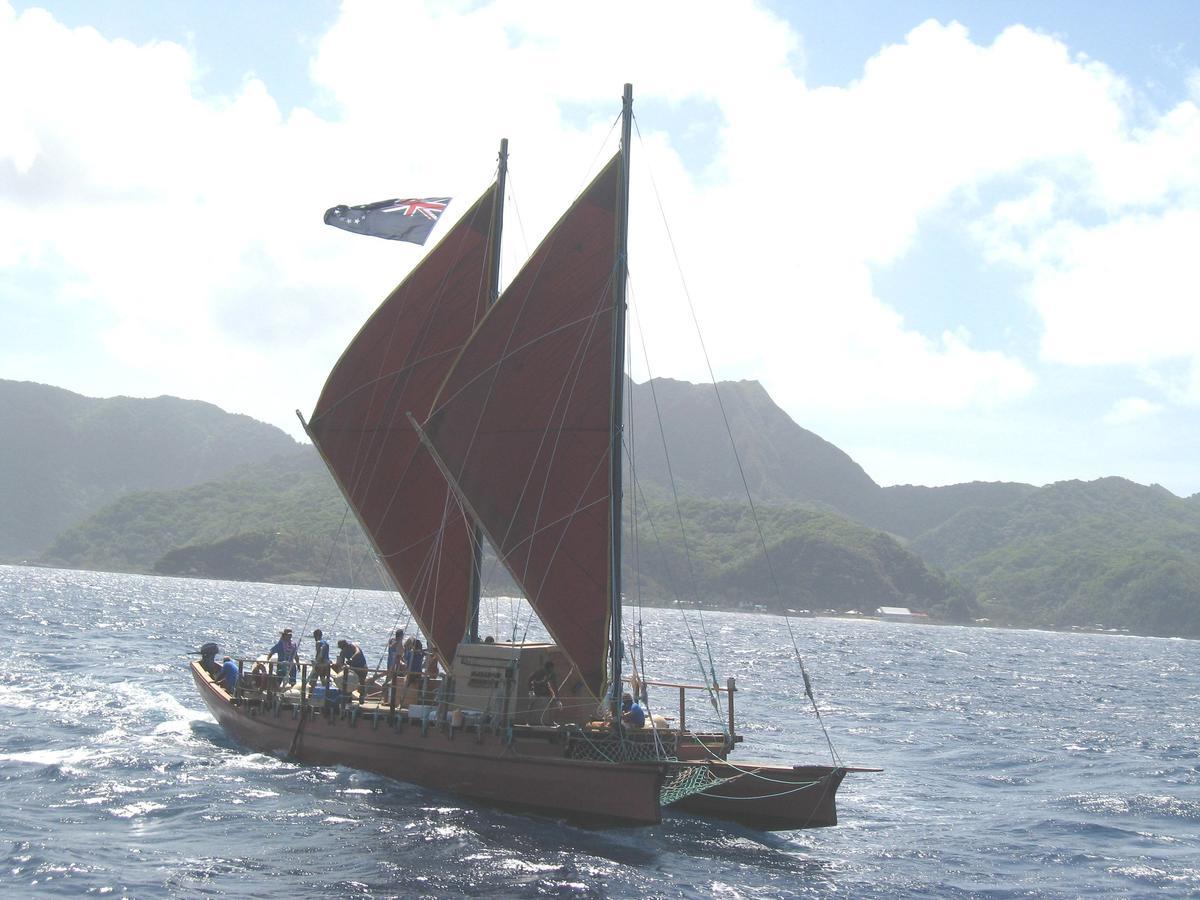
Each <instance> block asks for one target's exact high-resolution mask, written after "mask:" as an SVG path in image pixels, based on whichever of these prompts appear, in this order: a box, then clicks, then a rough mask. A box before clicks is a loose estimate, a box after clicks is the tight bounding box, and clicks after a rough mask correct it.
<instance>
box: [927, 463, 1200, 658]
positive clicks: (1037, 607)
mask: <svg viewBox="0 0 1200 900" xmlns="http://www.w3.org/2000/svg"><path fill="white" fill-rule="evenodd" d="M912 547H913V549H915V550H917V552H919V553H920V554H921V555H922V556H923V557H924V558H925V559H927V560H929V561H930V562H932V563H934V564H935V565H938V566H941V567H943V568H944V569H945V570H946V571H947V572H949V573H950V574H951V575H952V576H954V577H956V578H958V579H960V580H961V581H962V582H964V583H965V584H967V585H969V586H970V587H971V588H972V589H973V590H975V591H976V592H977V593H978V594H979V595H980V597H981V598H982V599H983V602H984V604H985V605H986V606H987V607H988V608H989V609H990V610H991V614H992V615H993V616H994V617H999V618H1002V619H1005V620H1007V621H1011V622H1019V623H1024V624H1040V625H1058V626H1063V625H1094V624H1099V625H1104V626H1106V627H1109V628H1128V629H1130V630H1132V631H1137V632H1139V633H1142V634H1159V635H1178V636H1185V637H1200V506H1198V505H1197V504H1196V503H1193V502H1191V501H1188V500H1181V499H1180V498H1178V497H1176V496H1175V495H1174V494H1172V493H1170V492H1169V491H1167V490H1165V489H1163V488H1161V487H1157V486H1153V487H1144V486H1142V485H1139V484H1134V483H1133V482H1130V481H1126V480H1125V479H1123V478H1102V479H1099V480H1098V481H1091V482H1081V481H1064V482H1059V483H1058V484H1052V485H1048V486H1047V487H1044V488H1041V489H1040V490H1035V491H1032V492H1028V493H1026V494H1025V495H1024V496H1022V497H1021V498H1020V499H1018V500H1017V501H1015V502H1013V503H1011V504H1009V505H1007V506H1000V507H990V508H988V507H972V508H968V509H964V510H962V511H960V512H959V513H957V514H956V515H955V516H953V517H952V518H950V519H949V520H948V521H946V522H944V523H943V524H942V525H940V526H938V527H937V528H934V529H932V530H930V531H929V532H927V533H925V534H923V535H921V536H920V537H918V538H917V539H916V540H915V541H913V544H912Z"/></svg>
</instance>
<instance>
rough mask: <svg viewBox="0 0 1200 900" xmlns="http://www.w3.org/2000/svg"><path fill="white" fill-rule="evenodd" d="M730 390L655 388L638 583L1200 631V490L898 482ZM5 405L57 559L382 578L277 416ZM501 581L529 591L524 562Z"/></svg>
mask: <svg viewBox="0 0 1200 900" xmlns="http://www.w3.org/2000/svg"><path fill="white" fill-rule="evenodd" d="M719 390H720V395H721V400H722V405H718V403H717V393H716V391H714V389H713V387H712V386H711V385H708V386H703V385H690V384H686V383H684V382H677V381H670V380H659V381H656V382H654V383H653V384H643V385H634V386H633V394H632V401H631V409H632V413H631V423H630V428H629V431H628V432H627V435H626V440H627V443H628V445H629V446H630V447H631V448H632V450H633V452H632V458H633V464H632V472H633V474H634V476H635V477H633V478H630V479H629V480H628V481H627V484H628V485H629V489H628V491H627V498H626V499H627V502H626V511H627V514H628V513H629V512H630V511H631V510H633V509H635V508H636V509H638V510H639V514H640V518H639V525H638V532H639V534H640V535H641V544H640V547H639V549H638V553H637V554H636V557H637V559H639V560H640V573H637V574H635V573H634V572H633V570H632V568H631V567H632V565H633V562H634V556H635V555H634V553H633V551H632V549H631V546H627V548H626V558H625V562H626V569H627V574H626V577H627V579H628V580H627V582H626V587H627V593H628V594H629V595H630V596H632V595H633V594H634V592H635V591H640V592H641V594H642V596H643V597H644V599H648V600H649V601H650V602H655V603H658V602H673V601H675V600H676V599H679V600H682V601H683V602H692V601H693V600H696V601H698V602H701V603H704V604H705V605H710V606H750V607H760V606H761V607H763V608H768V609H773V608H795V609H799V608H809V609H813V608H820V609H829V608H834V609H851V608H857V609H862V610H872V609H874V608H875V607H876V606H880V605H895V606H912V607H915V608H918V609H926V610H929V611H931V612H933V613H934V614H936V615H940V616H942V617H943V618H948V619H956V620H961V619H964V618H967V617H971V616H975V617H979V616H985V617H987V618H989V619H991V620H993V621H998V622H1006V623H1009V624H1017V625H1021V624H1037V625H1058V626H1070V625H1074V626H1078V625H1084V626H1090V625H1097V624H1099V625H1103V626H1105V627H1110V628H1111V627H1120V628H1129V629H1131V630H1134V631H1140V632H1146V633H1153V634H1174V635H1186V636H1200V562H1198V561H1200V495H1194V496H1192V497H1189V498H1187V499H1181V498H1178V497H1175V496H1174V495H1172V494H1171V493H1170V492H1168V491H1166V490H1163V489H1162V488H1157V487H1143V486H1141V485H1136V484H1132V483H1130V482H1127V481H1123V480H1121V479H1102V480H1100V481H1096V482H1090V483H1083V482H1063V483H1060V484H1054V485H1049V486H1047V487H1043V488H1037V487H1034V486H1032V485H1026V484H1016V483H981V482H974V483H970V484H958V485H949V486H945V487H921V486H916V485H902V486H895V487H879V486H878V485H876V484H875V482H874V481H872V480H871V478H870V477H869V476H868V475H867V473H866V472H864V471H863V470H862V468H861V467H860V466H859V465H858V464H857V463H855V462H854V461H853V460H852V459H851V458H850V457H849V456H847V455H846V454H845V453H843V452H842V451H841V450H839V449H838V448H837V447H835V446H833V445H832V444H830V443H828V442H827V441H825V440H823V439H821V438H820V437H818V436H817V435H815V434H812V433H811V432H809V431H806V430H804V429H803V428H800V427H799V426H798V425H796V424H795V423H794V422H792V421H791V419H790V418H788V417H787V415H786V414H784V413H783V411H782V410H780V409H779V408H778V407H777V406H776V405H775V404H774V403H773V402H772V401H771V398H770V397H769V396H768V395H767V393H766V392H765V391H764V390H763V389H762V387H761V386H760V385H758V384H756V383H754V382H724V383H722V384H720V385H719ZM0 402H2V403H6V404H7V406H5V407H4V409H6V410H7V411H8V414H9V415H10V417H12V418H14V420H16V421H19V422H20V423H21V427H20V429H19V430H18V431H19V434H18V435H17V437H15V438H14V439H13V440H12V441H10V442H9V444H8V445H6V446H5V447H3V450H2V452H4V453H5V454H6V456H5V457H3V458H2V459H0V491H5V492H7V493H6V494H4V495H3V496H2V497H0V499H6V500H7V502H6V503H4V504H3V505H0V534H3V535H6V536H7V538H8V540H9V542H10V543H9V546H10V548H11V547H12V546H14V544H13V541H14V540H15V538H16V537H17V536H20V537H21V539H22V540H24V541H25V542H26V545H27V546H31V547H33V546H36V541H37V540H38V539H41V540H43V544H42V546H43V547H45V546H48V545H49V546H48V549H47V550H46V551H45V553H44V554H43V555H42V556H41V557H40V559H41V560H42V561H44V562H47V563H53V564H60V565H68V566H78V567H88V568H102V569H117V570H123V571H135V572H161V573H164V574H177V575H196V576H207V577H218V578H243V579H249V580H270V581H292V582H305V583H318V582H319V583H326V584H339V585H358V586H374V585H378V584H379V583H380V575H379V573H378V571H377V569H376V567H375V565H374V563H373V561H372V560H371V554H370V553H369V552H368V547H367V542H366V539H365V538H364V537H363V535H362V534H361V533H360V532H359V531H358V527H357V524H356V522H355V520H354V517H353V515H351V514H349V513H348V511H347V510H346V507H345V504H344V502H343V501H342V500H341V497H340V495H339V494H338V493H337V491H336V489H335V487H334V485H333V483H332V481H331V479H330V478H329V476H328V474H327V473H326V472H325V470H324V467H323V466H322V465H321V464H320V461H319V459H318V458H317V455H316V452H315V451H314V450H313V449H312V448H311V447H309V446H301V445H298V444H296V443H295V442H293V441H292V440H291V439H290V438H288V437H287V436H286V435H284V434H283V433H282V432H280V431H278V430H277V429H274V428H272V427H270V426H268V425H264V424H262V423H258V422H253V421H251V420H248V419H246V418H245V417H243V416H229V415H227V414H225V413H222V412H221V411H220V410H218V409H216V407H212V406H209V405H208V404H203V403H195V402H191V401H182V400H174V399H172V398H159V399H157V400H131V399H128V398H117V399H115V400H106V401H99V400H91V399H89V398H85V397H80V396H78V395H75V394H71V393H69V392H66V391H58V390H57V389H54V388H45V387H43V386H41V385H16V384H15V383H14V382H0ZM722 407H723V408H722ZM725 418H728V421H729V422H730V425H731V428H732V430H733V434H734V439H735V441H736V445H737V449H738V456H739V458H740V461H741V472H739V470H738V466H737V464H736V461H735V459H734V456H733V453H732V450H731V445H730V439H729V435H728V434H727V432H726V431H725V427H724V419H725ZM660 423H661V434H665V443H666V447H667V448H668V449H669V451H670V470H669V471H670V473H671V474H673V476H674V485H672V483H671V480H670V478H669V476H668V466H667V456H666V454H665V452H664V450H663V440H662V436H661V434H660ZM236 466H240V467H237V468H235V467H236ZM56 473H57V474H56ZM742 473H744V474H745V477H746V481H747V482H748V483H749V485H750V487H751V491H752V493H753V496H754V499H755V502H756V504H757V508H758V511H759V523H760V524H761V526H762V529H763V537H764V538H765V540H766V544H767V546H768V548H769V554H768V555H764V554H763V552H762V548H761V544H760V537H759V531H758V524H756V523H755V521H754V518H753V517H752V516H751V515H750V514H749V506H748V504H747V503H746V499H745V495H744V492H743V489H742ZM676 492H677V493H678V496H679V497H680V498H681V503H680V508H679V510H678V511H676V509H675V507H674V505H673V501H672V499H671V498H672V497H673V496H674V495H675V493H676ZM89 511H93V514H92V515H91V516H90V517H88V516H87V513H88V512H89ZM680 519H682V521H683V523H684V529H685V533H686V536H687V539H686V541H685V540H684V538H683V536H682V535H681V534H680V532H679V526H678V522H679V520H680ZM72 521H73V522H76V523H77V524H76V525H75V527H68V526H69V525H70V524H71V523H72ZM55 522H62V524H61V526H56V525H55ZM55 528H57V531H54V529H55ZM51 531H54V534H56V535H57V539H55V540H53V542H52V545H51V537H45V535H47V534H49V533H50V532H51ZM26 532H28V534H26ZM39 535H41V536H42V537H41V538H39V537H38V536H39ZM9 556H10V558H11V549H10V551H9ZM934 567H938V568H934ZM487 571H490V572H493V573H496V572H500V573H502V570H501V569H499V568H498V567H495V566H489V567H488V568H487ZM943 572H945V573H946V574H942V573H943ZM501 577H503V576H502V575H501ZM492 587H493V589H496V590H502V591H508V590H511V589H512V588H511V584H510V583H508V582H507V581H506V580H505V581H502V582H496V583H494V584H493V585H492Z"/></svg>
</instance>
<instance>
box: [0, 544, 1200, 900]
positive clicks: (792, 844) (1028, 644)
mask: <svg viewBox="0 0 1200 900" xmlns="http://www.w3.org/2000/svg"><path fill="white" fill-rule="evenodd" d="M0 600H2V602H3V608H4V610H5V611H6V613H7V616H8V620H9V622H10V629H11V650H10V653H9V658H8V662H7V664H6V665H5V666H4V668H3V672H2V674H0V779H3V782H4V785H5V790H4V792H3V794H2V795H0V833H3V835H4V839H5V840H4V844H3V846H4V858H3V865H2V866H0V890H3V891H4V892H5V893H6V894H9V895H12V896H22V895H65V896H78V895H85V894H95V895H99V896H109V895H112V896H135V897H146V896H172V897H191V896H195V897H212V896H229V897H253V896H268V895H278V894H280V893H288V894H291V895H294V896H318V895H321V896H371V897H386V896H396V897H414V896H430V897H445V896H463V897H470V896H480V895H487V896H501V897H510V896H516V897H523V896H528V897H544V896H571V897H646V896H649V897H713V896H720V897H827V896H843V897H1064V898H1065V897H1080V896H1100V895H1113V896H1122V897H1128V896H1150V895H1155V896H1160V895H1162V894H1164V893H1166V894H1168V895H1176V896H1188V895H1200V716H1198V715H1197V711H1198V710H1200V642H1196V641H1186V640H1174V639H1164V638H1145V637H1134V636H1126V635H1109V634H1080V633H1059V632H1052V631H1016V630H1008V629H1005V630H1000V629H987V628H964V627H955V626H928V625H913V624H905V623H894V622H879V621H854V620H845V619H832V618H831V619H799V620H795V619H794V620H792V627H793V629H794V631H795V634H796V639H797V643H798V644H799V647H800V651H801V653H803V654H804V657H805V664H806V666H807V667H808V671H809V672H810V674H811V676H812V680H813V684H814V689H815V693H816V697H817V700H818V703H819V706H820V710H821V715H822V718H823V720H824V721H825V723H826V725H827V727H828V729H829V733H830V736H831V738H832V740H833V742H834V745H835V746H836V748H837V750H838V752H839V754H840V756H841V757H842V759H843V760H844V761H845V762H846V763H847V764H849V765H862V766H879V767H882V768H883V769H884V771H883V772H880V773H872V774H853V775H851V776H849V777H848V778H847V779H846V782H845V783H844V785H843V787H842V790H841V792H840V793H839V816H840V819H841V824H840V825H838V826H837V827H836V828H830V829H820V830H812V831H797V832H782V833H766V832H760V831H755V830H753V829H749V828H745V827H742V826H738V825H733V824H730V823H726V822H715V821H707V820H703V819H699V818H694V817H690V816H686V815H682V814H669V815H668V816H667V817H666V818H665V819H664V821H663V823H662V824H661V825H658V826H655V827H648V828H608V829H593V828H581V827H578V826H576V825H573V824H571V823H569V822H564V821H562V820H558V819H554V818H549V817H545V816H536V815H527V814H523V813H519V812H515V811H512V810H507V809H500V808H496V807H491V806H487V805H481V804H475V803H472V802H470V801H466V800H463V799H462V798H458V797H455V796H453V795H450V794H444V793H440V792H437V791H432V790H427V789H424V788H420V787H416V786H413V785H408V784H404V783H402V782H398V781H392V780H389V779H386V778H381V777H378V776H374V775H371V774H368V773H362V772H358V771H355V770H352V769H348V768H343V767H313V766H300V765H295V764H293V763H290V762H287V761H284V760H281V759H277V758H274V757H271V756H266V755H263V754H258V753H252V752H250V751H247V750H245V749H243V748H241V747H239V746H238V745H237V744H236V743H235V742H234V741H232V740H231V739H230V738H229V737H227V736H226V735H225V734H224V733H223V732H222V731H221V729H220V728H219V727H218V726H217V725H216V723H215V722H214V721H213V719H212V717H211V716H210V715H209V714H208V713H207V712H206V711H205V710H204V708H203V704H202V703H201V701H200V699H199V697H198V696H196V694H195V690H194V687H193V685H192V683H191V678H190V676H189V674H188V672H187V662H188V661H189V660H190V659H194V658H195V656H196V651H197V649H198V648H199V646H200V644H201V643H203V642H205V641H207V640H215V641H217V642H218V643H219V644H220V645H221V647H222V649H223V650H224V651H226V652H229V653H230V655H234V656H254V655H258V654H261V653H265V652H266V649H267V648H268V647H270V646H271V644H272V643H273V642H274V640H275V639H276V638H277V637H278V633H279V631H280V629H281V628H282V627H284V626H290V627H292V628H294V629H296V630H297V633H298V634H304V633H306V631H307V632H311V630H312V628H314V627H321V628H323V629H324V630H325V631H326V633H327V635H330V636H336V637H348V638H351V639H353V640H356V641H360V642H362V643H363V645H364V648H366V649H369V650H371V651H372V652H371V653H370V654H369V655H370V656H371V662H372V664H374V663H375V657H376V656H378V655H381V654H382V653H383V651H384V648H385V646H386V639H387V636H388V634H389V633H390V631H391V630H392V629H394V628H395V627H399V626H400V625H404V624H405V622H406V618H407V616H406V614H405V613H404V612H403V609H402V606H401V605H400V604H399V601H398V600H397V599H396V598H395V597H393V596H391V595H388V594H383V593H377V592H351V591H346V590H334V589H328V588H323V589H315V588H311V587H293V586H281V585H265V584H246V583H236V582H218V581H203V580H184V579H172V578H154V577H146V576H136V575H118V574H109V573H99V572H85V571H68V570H56V569H40V568H23V567H14V566H0ZM681 615H684V613H681V612H680V611H679V610H670V609H646V610H643V611H640V612H639V611H638V610H636V609H632V610H631V609H629V607H628V606H627V613H626V617H627V619H628V620H630V621H636V620H637V619H638V618H639V616H640V618H641V619H642V621H643V632H644V636H645V637H644V640H645V657H646V661H647V669H648V673H649V674H650V675H651V677H657V678H662V679H664V680H671V679H680V680H687V681H690V682H696V681H698V680H700V679H701V677H702V675H701V670H700V661H698V660H697V658H696V656H695V655H694V654H693V651H692V648H691V645H690V644H688V643H687V642H686V641H682V642H681V641H680V638H679V635H680V634H681V632H682V629H683V625H682V623H681V621H680V616H681ZM686 615H688V616H689V620H688V625H689V626H690V627H691V628H693V629H694V630H695V631H696V633H697V634H698V635H707V638H708V640H709V641H710V642H711V647H712V653H713V659H714V661H715V663H716V670H717V675H718V677H719V678H721V679H724V678H725V677H727V676H733V677H735V678H736V679H737V684H738V688H739V692H738V694H737V715H738V723H739V730H740V731H741V732H742V733H743V734H744V735H745V743H744V744H743V745H742V746H741V747H739V749H738V754H737V758H738V759H742V760H752V759H755V760H770V761H775V762H789V763H828V762H829V760H830V757H829V750H828V748H827V746H826V744H825V739H824V737H823V736H822V734H821V730H820V727H819V725H818V724H817V721H816V718H815V716H814V715H813V712H812V710H811V708H810V707H809V705H808V702H807V699H806V698H805V696H804V690H803V683H802V680H801V678H800V674H799V667H798V665H797V662H796V659H795V654H794V651H793V649H792V643H791V638H790V637H789V635H788V633H787V625H786V623H785V622H784V620H782V619H781V618H779V617H775V616H768V615H761V614H750V613H724V612H705V613H704V614H703V616H702V617H701V616H700V615H698V614H697V613H694V612H692V613H687V614H686ZM701 619H702V621H701ZM483 628H484V629H485V630H487V631H489V632H490V633H494V634H496V635H497V636H498V637H508V636H511V635H512V634H514V633H515V634H516V637H517V638H518V639H520V638H521V637H523V636H524V637H527V638H529V639H534V638H535V637H540V636H541V632H540V631H539V630H538V629H537V626H536V622H535V621H531V620H529V619H528V615H527V611H526V609H525V608H524V607H523V604H519V603H516V602H514V601H510V600H506V599H497V600H493V601H491V602H490V603H488V604H485V607H484V617H483ZM310 643H311V642H306V643H305V644H304V645H303V649H304V650H305V651H306V652H307V651H309V649H310V648H309V646H308V644H310ZM650 700H651V706H652V708H654V707H656V706H657V707H658V708H654V711H659V709H661V711H663V712H666V713H667V714H668V715H671V714H673V708H672V707H673V704H674V703H675V702H677V700H676V696H675V695H674V694H673V693H672V692H670V691H666V690H664V691H662V692H661V694H660V695H658V696H656V695H655V693H654V692H652V693H651V698H650ZM703 715H704V709H703V707H702V705H697V707H696V708H695V709H691V708H689V712H688V716H689V724H692V725H699V724H700V723H701V722H702V721H703V718H702V717H703ZM708 715H709V716H713V717H715V715H716V713H715V712H714V711H712V710H711V709H710V710H709V711H708ZM714 723H715V719H714Z"/></svg>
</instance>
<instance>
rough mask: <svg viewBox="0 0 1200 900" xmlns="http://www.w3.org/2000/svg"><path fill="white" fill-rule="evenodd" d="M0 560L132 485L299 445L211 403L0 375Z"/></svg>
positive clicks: (191, 480) (175, 479)
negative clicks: (103, 393)
mask: <svg viewBox="0 0 1200 900" xmlns="http://www.w3.org/2000/svg"><path fill="white" fill-rule="evenodd" d="M0 421H3V422H4V440H3V441H0V560H7V561H10V562H19V561H21V560H23V559H26V558H33V557H36V556H37V555H39V554H40V553H41V552H42V551H44V550H45V549H46V548H47V547H48V546H49V544H50V543H51V542H52V541H53V540H54V539H55V537H56V536H57V535H58V534H60V533H61V532H62V531H63V530H64V529H66V528H68V527H70V526H71V525H74V524H76V523H78V522H80V521H82V520H83V519H84V518H85V517H86V516H88V515H89V514H91V513H93V512H96V511H97V510H99V509H100V508H101V507H103V506H104V505H105V504H107V503H109V502H110V501H112V500H114V499H116V498H117V497H120V496H122V495H124V494H127V493H129V492H130V491H143V490H170V489H171V488H178V487H184V486H186V485H192V484H200V483H201V482H205V481H209V480H211V479H213V478H217V477H219V476H220V475H222V474H224V473H225V472H227V471H229V470H230V469H231V468H233V467H235V466H239V465H245V464H246V463H250V462H254V461H257V460H262V459H266V458H268V457H270V456H272V455H274V454H277V453H286V452H289V451H295V449H296V448H297V447H298V446H299V445H298V444H297V443H296V442H295V441H293V440H292V439H291V438H290V437H288V436H287V435H286V434H284V433H283V432H282V431H280V430H279V429H278V428H274V427H272V426H270V425H265V424H263V423H262V422H258V421H256V420H254V419H251V418H250V417H248V416H238V415H230V414H229V413H226V412H224V411H222V410H221V409H219V408H217V407H216V406H213V405H212V404H211V403H202V402H200V401H198V400H179V399H177V398H174V397H158V398H155V399H151V400H141V399H134V398H130V397H113V398H110V399H107V400H97V399H93V398H91V397H84V396H81V395H79V394H74V393H72V392H70V391H64V390H62V389H61V388H55V387H49V386H47V385H43V384H33V383H31V382H23V381H4V380H0Z"/></svg>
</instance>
